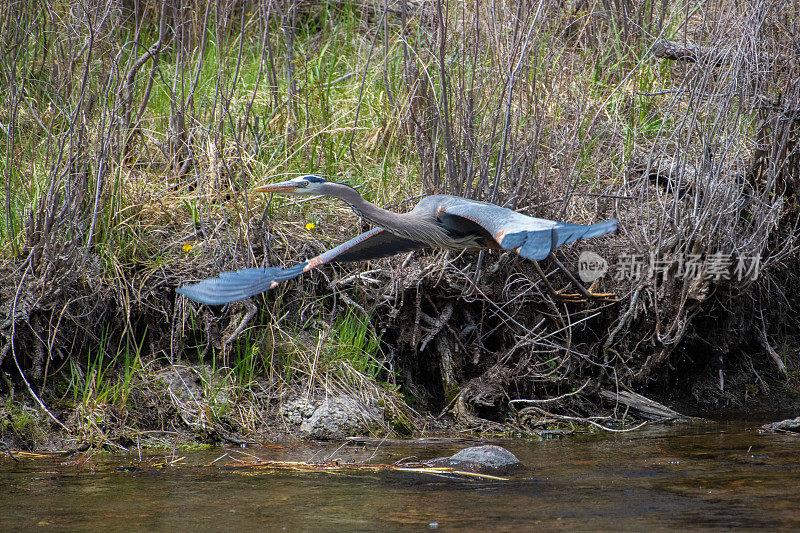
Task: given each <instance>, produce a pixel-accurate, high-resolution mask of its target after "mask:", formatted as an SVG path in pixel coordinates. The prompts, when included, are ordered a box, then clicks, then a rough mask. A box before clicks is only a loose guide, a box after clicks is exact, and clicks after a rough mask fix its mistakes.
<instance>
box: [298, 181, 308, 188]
mask: <svg viewBox="0 0 800 533" xmlns="http://www.w3.org/2000/svg"><path fill="white" fill-rule="evenodd" d="M300 186H301V187H308V182H307V181H301V182H300Z"/></svg>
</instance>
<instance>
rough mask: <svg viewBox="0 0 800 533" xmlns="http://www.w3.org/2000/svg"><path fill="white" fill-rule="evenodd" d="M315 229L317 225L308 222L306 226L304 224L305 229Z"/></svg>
mask: <svg viewBox="0 0 800 533" xmlns="http://www.w3.org/2000/svg"><path fill="white" fill-rule="evenodd" d="M316 227H317V225H316V224H314V223H313V222H309V223H308V224H306V229H314V228H316Z"/></svg>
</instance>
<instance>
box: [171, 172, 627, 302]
mask: <svg viewBox="0 0 800 533" xmlns="http://www.w3.org/2000/svg"><path fill="white" fill-rule="evenodd" d="M254 190H255V191H256V192H262V193H283V194H292V195H302V196H313V195H323V196H332V197H334V198H339V199H340V200H343V201H344V202H346V203H347V204H348V205H349V206H350V207H351V208H352V209H353V211H355V212H356V213H357V214H358V215H359V216H360V217H361V218H363V219H364V220H366V221H367V222H369V223H371V224H373V225H374V226H376V227H375V228H374V229H371V230H369V231H367V232H365V233H362V234H361V235H358V236H357V237H354V238H352V239H350V240H349V241H347V242H345V243H343V244H340V245H339V246H337V247H336V248H333V249H331V250H328V251H327V252H325V253H324V254H322V255H318V256H316V257H313V258H311V259H309V260H307V261H305V262H303V263H300V264H298V265H295V266H291V267H288V268H281V267H270V268H247V269H244V270H237V271H235V272H223V273H222V274H220V276H219V277H218V278H212V279H207V280H204V281H201V282H199V283H195V284H194V285H186V286H183V287H181V288H179V289H178V292H179V293H180V294H183V295H184V296H186V297H188V298H191V299H192V300H195V301H197V302H201V303H204V304H209V305H220V304H227V303H230V302H235V301H237V300H241V299H244V298H247V297H250V296H254V295H256V294H259V293H262V292H264V291H266V290H268V289H272V288H274V287H275V286H276V285H278V283H280V282H282V281H286V280H289V279H292V278H295V277H297V276H299V275H300V274H302V273H304V272H308V271H309V270H311V269H312V268H316V267H318V266H320V265H324V264H325V263H344V262H351V261H362V260H367V259H377V258H379V257H386V256H389V255H394V254H397V253H401V252H408V251H411V250H419V249H423V248H444V249H451V250H463V249H465V248H496V249H502V250H516V251H517V253H519V255H521V256H522V257H524V258H526V259H532V260H534V261H539V260H542V259H545V258H546V257H547V256H548V255H550V252H552V251H553V250H555V249H556V248H558V247H559V246H561V245H562V244H567V243H571V242H574V241H577V240H578V239H589V238H591V237H599V236H600V235H605V234H606V233H610V232H612V231H615V230H616V229H617V221H616V220H613V219H612V220H607V221H605V222H599V223H597V224H592V225H590V226H584V225H581V224H570V223H569V222H556V221H553V220H547V219H544V218H534V217H529V216H526V215H523V214H521V213H517V212H516V211H512V210H511V209H507V208H505V207H500V206H499V205H495V204H491V203H488V202H480V201H477V200H468V199H466V198H460V197H458V196H448V195H434V196H427V197H425V198H423V199H422V200H420V201H419V203H418V204H417V205H416V206H415V207H414V209H412V210H411V211H409V212H408V213H393V212H391V211H387V210H386V209H381V208H380V207H378V206H376V205H374V204H372V203H370V202H368V201H367V200H365V199H364V198H362V197H361V195H360V194H359V193H358V191H357V190H355V189H354V188H352V187H350V186H348V185H344V184H342V183H335V182H332V181H327V180H324V179H322V178H320V177H318V176H313V175H309V176H303V177H299V178H294V179H292V180H289V181H284V182H282V183H275V184H272V185H264V186H262V187H256V188H255V189H254ZM537 266H538V265H537ZM562 266H563V265H562ZM540 273H541V270H540ZM545 281H546V279H545ZM581 289H582V287H581ZM581 292H584V293H585V290H582V291H581Z"/></svg>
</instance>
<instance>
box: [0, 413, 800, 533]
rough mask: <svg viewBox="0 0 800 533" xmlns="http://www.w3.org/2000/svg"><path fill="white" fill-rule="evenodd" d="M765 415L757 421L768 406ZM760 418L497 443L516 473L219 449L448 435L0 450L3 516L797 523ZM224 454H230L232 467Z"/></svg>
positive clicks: (249, 522)
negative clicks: (329, 464) (333, 464)
mask: <svg viewBox="0 0 800 533" xmlns="http://www.w3.org/2000/svg"><path fill="white" fill-rule="evenodd" d="M758 423H761V421H758ZM755 425H757V423H756V422H753V421H751V422H745V421H731V422H705V423H696V424H678V425H674V426H653V427H650V428H647V429H642V430H638V431H636V432H632V433H623V434H613V435H608V434H603V435H585V436H573V437H566V438H561V439H551V440H542V441H537V440H514V441H502V442H497V441H496V442H495V443H496V444H501V445H503V446H505V447H506V448H508V449H509V450H511V451H512V452H513V453H514V454H515V455H517V457H518V458H519V459H520V460H521V461H522V462H523V463H525V464H526V465H527V466H528V469H527V470H526V471H524V472H521V473H519V474H515V475H514V476H512V477H511V479H509V480H508V481H463V480H462V481H458V480H449V479H442V478H437V477H433V476H428V475H419V474H410V473H400V472H362V473H358V472H342V471H339V472H337V473H323V472H295V471H290V470H274V469H273V470H268V469H262V468H235V467H233V465H232V461H231V460H230V457H226V458H225V459H223V460H221V461H218V462H216V463H214V464H213V465H210V466H208V465H209V463H211V461H213V460H214V459H216V458H218V457H219V456H220V455H222V454H224V453H226V452H227V453H229V455H230V456H236V457H240V458H241V459H243V460H249V459H251V458H250V457H248V456H246V455H243V454H242V453H240V452H245V453H247V454H253V455H255V456H258V457H261V458H265V459H272V460H282V461H314V460H317V461H318V460H321V459H323V458H326V457H330V456H333V457H337V458H341V459H342V460H344V461H350V460H358V461H366V460H367V459H368V458H370V457H371V456H373V454H374V457H373V458H372V460H371V461H372V462H373V463H382V464H390V463H393V462H395V461H398V460H399V459H402V458H405V457H408V456H417V457H419V458H421V459H428V458H432V457H437V456H443V455H450V454H452V453H453V452H455V451H457V450H459V449H461V448H463V447H466V446H468V445H469V443H463V444H462V443H459V444H458V445H448V446H441V445H440V446H432V445H426V446H419V445H409V446H386V445H385V444H384V445H383V446H381V447H380V449H379V450H378V451H377V453H375V446H367V447H364V446H359V447H353V446H348V447H345V448H341V449H339V450H338V451H337V448H338V447H339V446H338V445H315V444H302V445H289V446H284V447H281V448H278V447H249V448H246V449H244V450H239V449H236V448H225V449H222V448H219V449H214V450H207V451H203V452H189V453H185V454H183V455H186V458H185V459H184V460H183V461H181V462H180V463H179V464H178V465H177V466H164V467H158V466H157V463H158V462H162V461H164V459H165V458H164V455H163V454H154V453H152V452H149V453H148V454H147V455H146V457H145V458H144V459H145V460H144V461H141V462H140V461H139V460H138V455H131V456H120V455H106V454H101V455H95V456H93V457H92V458H91V459H90V460H89V461H87V462H85V463H82V464H81V463H75V462H73V461H68V460H65V459H61V458H59V459H50V458H48V459H23V460H22V461H21V462H20V463H16V462H14V461H13V460H11V459H9V458H7V457H6V458H2V459H0V531H8V530H12V529H29V528H35V527H36V526H45V527H47V528H60V529H66V530H76V529H80V530H92V529H104V530H105V529H111V530H122V529H126V530H127V529H130V528H136V529H148V530H153V529H155V530H167V529H173V528H175V529H177V530H180V531H184V530H191V529H195V530H196V531H206V530H230V531H240V530H254V529H255V530H280V529H286V530H289V531H295V530H315V531H337V530H344V531H351V530H376V529H379V530H394V529H405V528H409V529H416V530H420V529H423V530H425V529H432V528H438V529H447V530H453V529H469V530H474V529H479V528H480V529H485V530H492V531H498V530H499V531H503V530H515V531H516V530H520V529H521V528H523V527H525V528H530V527H532V526H535V527H539V528H544V529H546V530H552V529H581V530H586V529H604V530H607V529H617V530H645V529H647V530H653V529H664V530H666V529H675V528H695V529H697V528H703V529H706V528H732V527H745V528H756V527H758V528H762V527H768V528H771V529H774V528H800V437H796V436H794V437H793V436H787V435H759V434H757V433H756V432H755V430H754V429H753V427H754V426H755ZM226 465H227V466H226Z"/></svg>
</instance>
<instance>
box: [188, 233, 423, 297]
mask: <svg viewBox="0 0 800 533" xmlns="http://www.w3.org/2000/svg"><path fill="white" fill-rule="evenodd" d="M426 247H427V245H426V244H424V243H421V242H417V241H412V240H410V239H404V238H402V237H398V236H397V235H394V234H392V233H391V232H388V231H386V230H384V229H383V228H375V229H372V230H370V231H367V232H365V233H362V234H361V235H358V236H357V237H354V238H352V239H350V240H349V241H347V242H345V243H343V244H340V245H339V246H337V247H336V248H333V249H331V250H328V251H327V252H325V253H324V254H321V255H318V256H316V257H314V258H312V259H309V260H308V261H306V262H304V263H300V264H299V265H294V266H292V267H289V268H281V267H270V268H246V269H244V270H236V271H234V272H223V273H221V274H220V275H219V277H218V278H211V279H206V280H203V281H201V282H199V283H195V284H194V285H185V286H183V287H180V288H179V289H178V291H177V292H178V293H179V294H183V295H184V296H186V297H187V298H190V299H192V300H194V301H196V302H200V303H204V304H208V305H222V304H227V303H231V302H235V301H237V300H242V299H244V298H248V297H250V296H254V295H256V294H259V293H262V292H264V291H266V290H269V289H272V288H273V287H275V286H276V285H277V284H278V283H280V282H281V281H286V280H290V279H292V278H296V277H297V276H299V275H300V274H302V273H303V272H308V271H309V270H311V269H312V268H316V267H318V266H320V265H324V264H325V263H344V262H350V261H362V260H367V259H377V258H379V257H386V256H389V255H394V254H397V253H401V252H408V251H411V250H417V249H420V248H426Z"/></svg>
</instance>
